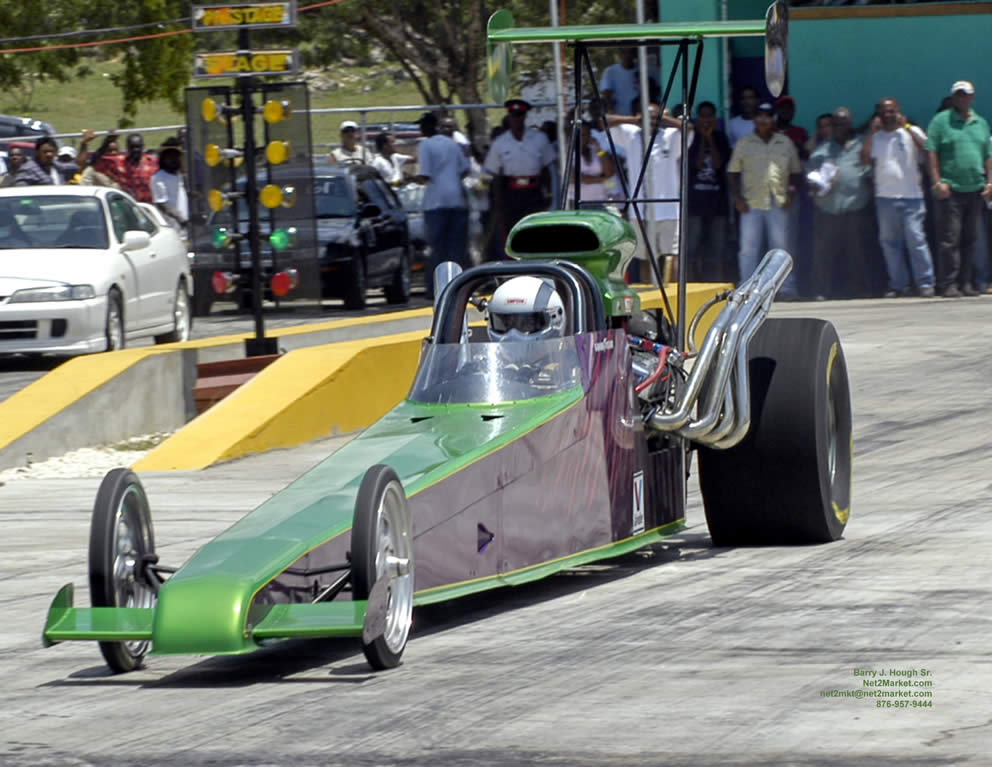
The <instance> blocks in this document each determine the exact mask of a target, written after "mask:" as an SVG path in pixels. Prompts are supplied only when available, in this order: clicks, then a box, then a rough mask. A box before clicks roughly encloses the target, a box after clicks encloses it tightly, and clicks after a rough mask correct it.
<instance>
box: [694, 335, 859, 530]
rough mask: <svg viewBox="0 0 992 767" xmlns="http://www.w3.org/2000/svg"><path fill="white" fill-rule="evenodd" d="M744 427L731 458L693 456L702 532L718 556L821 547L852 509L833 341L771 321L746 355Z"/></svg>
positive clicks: (847, 410)
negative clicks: (776, 546)
mask: <svg viewBox="0 0 992 767" xmlns="http://www.w3.org/2000/svg"><path fill="white" fill-rule="evenodd" d="M748 356H749V358H750V361H749V363H748V371H749V373H748V375H749V379H750V385H751V427H750V429H749V430H748V433H747V436H746V437H745V438H744V439H743V440H742V441H741V442H740V443H738V444H737V445H736V446H734V447H732V448H730V449H729V450H715V449H712V448H704V447H700V449H699V485H700V490H701V491H702V495H703V504H704V506H705V510H706V523H707V525H708V526H709V529H710V536H711V537H712V539H713V543H714V544H715V545H717V546H735V545H742V544H745V545H747V544H773V543H825V542H828V541H834V540H837V539H838V538H840V536H841V535H842V534H843V532H844V527H845V526H846V525H847V520H848V517H849V515H850V509H851V468H852V462H853V461H852V452H853V447H852V416H851V395H850V387H849V383H848V378H847V364H846V362H845V360H844V351H843V349H842V348H841V345H840V339H839V338H838V337H837V331H836V330H834V327H833V325H831V324H830V323H829V322H825V321H823V320H817V319H793V318H773V319H769V320H766V321H765V323H764V324H763V325H762V326H761V327H760V328H759V329H758V332H757V333H756V334H755V336H754V339H753V340H752V341H751V345H750V348H749V350H748Z"/></svg>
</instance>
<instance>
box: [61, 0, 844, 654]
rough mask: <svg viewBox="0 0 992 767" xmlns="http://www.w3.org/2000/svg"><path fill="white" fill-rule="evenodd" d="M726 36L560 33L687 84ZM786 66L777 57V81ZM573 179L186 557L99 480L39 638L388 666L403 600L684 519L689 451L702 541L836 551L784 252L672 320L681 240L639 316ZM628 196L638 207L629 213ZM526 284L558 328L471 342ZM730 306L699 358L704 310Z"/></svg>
mask: <svg viewBox="0 0 992 767" xmlns="http://www.w3.org/2000/svg"><path fill="white" fill-rule="evenodd" d="M773 11H774V13H773ZM784 13H785V11H784V6H783V4H782V3H776V4H775V5H774V6H773V8H772V10H770V11H769V19H770V20H771V21H772V22H773V24H771V25H770V27H769V28H770V29H772V30H773V31H775V33H776V35H777V38H776V39H779V40H782V39H784V32H785V30H784V23H783V21H782V18H781V16H782V14H784ZM721 29H723V27H720V26H719V23H711V24H710V25H708V26H706V28H705V29H704V30H702V31H700V30H698V29H696V30H693V29H690V27H688V26H686V25H682V26H679V28H678V30H677V31H676V32H672V30H671V29H669V28H667V27H665V26H663V25H617V26H614V27H609V28H605V27H596V28H583V27H562V28H556V29H555V30H554V31H553V34H552V33H549V34H550V35H551V37H552V39H561V40H566V41H568V42H570V44H573V45H574V46H575V47H576V63H577V66H576V71H577V72H581V70H582V67H581V65H582V64H583V63H587V62H584V61H583V59H582V57H584V56H585V50H584V48H583V43H582V40H583V38H584V36H593V37H596V39H598V40H602V39H609V40H612V41H616V42H617V43H618V44H636V45H644V44H647V43H648V42H651V39H652V38H654V37H672V36H674V37H676V38H677V42H678V44H679V46H680V53H679V60H680V61H681V63H682V66H683V71H684V72H685V67H686V66H687V62H688V58H689V57H688V46H689V45H700V46H701V45H702V39H703V37H704V36H706V35H708V34H729V33H731V32H733V33H742V32H741V30H744V32H743V33H747V34H752V33H755V31H756V30H757V32H759V33H760V31H761V30H762V29H763V27H762V26H761V25H760V24H755V23H748V22H735V23H734V25H733V26H732V29H731V32H720V31H719V30H721ZM590 30H595V31H594V32H591V31H590ZM604 30H605V31H604ZM713 30H717V31H713ZM543 32H544V31H542V30H533V29H523V30H515V29H514V28H513V26H512V17H509V16H508V14H506V13H505V12H498V13H497V14H495V15H494V16H493V19H492V20H491V21H490V31H489V37H490V42H492V41H494V40H496V41H497V42H499V44H500V45H502V44H503V43H505V42H506V41H513V40H515V39H521V40H527V41H535V40H541V41H545V40H546V39H547V37H548V36H547V35H544V34H543ZM605 34H608V37H607V38H604V37H603V35H605ZM495 53H496V54H497V55H498V56H499V57H501V58H500V62H501V66H502V67H503V68H502V69H499V68H498V67H496V68H494V67H492V66H491V67H490V71H491V73H492V72H493V71H497V70H498V71H499V72H502V73H503V74H505V73H506V69H505V66H506V65H507V63H508V62H507V59H506V57H505V51H504V50H497V51H495ZM780 54H781V51H779V52H777V53H776V54H775V55H773V56H771V57H770V58H769V60H770V61H772V62H773V63H774V64H775V65H776V66H777V67H778V69H777V70H776V71H777V72H778V73H779V74H781V73H782V72H783V71H784V70H783V67H784V59H783V57H782V56H781V55H780ZM699 61H700V56H698V55H697V56H696V57H695V68H694V71H693V74H692V78H691V90H690V85H689V78H688V77H687V76H686V75H685V74H684V76H683V88H682V92H683V103H685V104H688V105H689V108H688V109H686V110H683V114H687V113H690V112H691V103H692V98H691V93H692V92H694V90H695V82H696V78H697V76H698V68H699ZM491 63H492V62H491ZM673 76H674V74H673ZM671 82H672V81H671V79H670V80H669V89H670V88H671ZM578 85H579V88H578V90H579V94H578V95H579V96H580V97H581V79H578ZM593 87H594V88H595V82H594V83H593ZM665 100H667V93H666V94H665V97H664V98H663V101H665ZM581 102H582V99H581V98H577V99H576V104H577V106H576V111H577V116H578V109H579V108H580V107H581ZM683 119H685V118H683ZM580 122H581V121H580V120H578V119H576V120H575V126H576V127H575V130H574V131H573V133H572V137H571V147H572V148H571V149H570V154H572V153H573V152H575V153H576V156H577V152H578V151H579V149H578V143H577V141H578V129H579V128H578V126H579V125H580ZM683 127H685V126H683ZM687 132H688V131H687V130H685V129H684V130H683V131H682V136H683V142H684V141H685V136H686V133H687ZM651 140H652V141H653V140H654V138H653V137H652V139H651ZM645 143H648V151H650V142H645ZM683 149H684V147H683ZM684 155H685V153H684V152H683V156H684ZM576 167H577V165H576ZM565 177H566V178H570V177H571V176H570V174H568V173H566V174H565ZM684 189H685V184H683V195H682V205H681V211H682V215H683V216H684V211H685V200H684V197H685V195H684ZM575 191H576V194H575V199H576V202H575V206H576V208H577V209H573V210H557V211H549V212H545V213H536V214H532V215H530V216H527V217H526V218H524V219H523V220H521V221H520V222H519V223H518V224H517V225H516V226H515V227H514V228H513V230H512V231H511V232H510V234H509V237H508V239H507V253H508V255H509V256H510V257H511V260H510V261H506V262H499V263H487V264H483V265H480V266H476V267H473V268H470V269H467V270H465V271H460V270H458V269H456V268H451V269H447V268H445V269H438V270H437V272H436V273H435V279H436V280H437V283H436V289H435V296H436V300H435V306H434V317H433V322H432V326H431V330H430V335H429V336H428V337H427V338H426V339H425V340H424V342H423V346H422V349H421V354H420V361H419V364H418V368H417V371H416V375H415V377H414V380H413V382H412V384H411V387H410V391H409V394H408V396H407V397H406V399H404V400H403V401H402V402H400V403H399V404H398V405H397V406H396V407H395V408H394V409H393V410H392V411H391V412H389V413H388V414H386V415H385V416H384V417H383V418H382V419H380V420H379V421H378V422H377V423H375V424H373V425H372V426H370V427H369V428H368V429H366V430H365V431H364V432H362V433H361V434H360V435H358V436H356V437H355V438H354V439H352V440H351V441H350V442H348V443H347V444H346V445H345V446H343V447H342V448H340V449H339V450H338V451H337V452H335V453H334V454H333V455H331V456H329V457H328V458H326V459H325V460H324V461H323V462H321V463H320V464H318V465H317V466H315V467H314V468H313V469H311V470H310V471H309V472H307V473H305V474H304V475H303V476H301V477H299V478H298V479H296V480H295V481H293V482H292V483H291V484H289V485H288V486H287V487H286V488H284V489H283V490H281V491H280V492H278V493H276V494H275V495H274V496H272V497H271V498H269V499H268V500H266V501H265V502H264V503H262V504H261V505H260V506H259V507H258V508H256V509H255V510H254V511H252V512H250V513H249V514H247V515H246V516H245V517H244V518H242V519H241V520H240V521H239V522H237V523H236V524H234V525H233V526H232V527H231V528H229V529H228V530H226V531H225V532H223V533H221V534H220V535H218V536H217V537H216V538H214V539H213V540H211V541H209V542H208V543H206V544H205V545H204V546H203V547H202V548H201V549H200V550H199V551H197V552H196V553H195V554H194V555H193V556H192V557H191V558H190V559H189V560H188V561H187V562H186V563H185V564H184V565H182V566H181V567H179V568H172V567H166V566H165V565H162V564H160V563H159V561H158V556H157V554H156V552H155V542H154V535H153V531H152V521H151V513H150V510H149V503H148V499H147V497H146V495H145V492H144V489H143V488H142V485H141V482H140V480H139V479H138V477H136V476H135V475H134V474H133V473H132V472H130V471H128V470H125V469H117V470H114V471H112V472H110V473H109V474H108V475H107V476H106V477H105V478H104V480H103V483H102V484H101V486H100V489H99V492H98V493H97V498H96V503H95V506H94V510H93V517H92V522H91V534H90V549H89V585H90V598H91V602H92V606H91V607H75V606H74V605H73V587H72V585H71V584H69V585H67V586H64V587H63V588H62V589H61V590H60V591H59V592H58V594H57V595H56V596H55V599H54V601H53V602H52V605H51V607H50V609H49V612H48V616H47V620H46V623H45V627H44V630H43V641H44V643H45V644H46V645H51V644H55V643H57V642H62V641H66V640H96V641H98V642H99V643H100V649H101V651H102V653H103V656H104V658H105V659H106V661H107V663H108V665H109V666H110V667H111V669H113V670H114V671H116V672H124V671H129V670H132V669H134V668H137V667H138V666H139V665H140V664H141V663H142V661H143V658H144V656H145V655H146V654H147V653H148V652H152V653H153V654H170V653H171V654H239V653H247V652H251V651H253V650H255V649H256V648H258V647H260V646H261V645H262V644H263V643H267V642H269V641H273V640H279V639H286V638H292V637H311V638H316V637H342V636H343V637H356V638H359V639H360V641H361V645H362V648H363V651H364V653H365V656H366V658H367V660H368V661H369V663H370V664H371V665H372V666H373V667H374V668H376V669H385V668H390V667H393V666H396V665H397V664H398V663H399V662H400V660H401V657H402V655H403V652H404V649H405V647H406V644H407V640H408V637H409V633H410V629H411V625H412V621H413V609H414V607H415V606H417V605H425V604H429V603H432V602H438V601H442V600H450V599H454V598H456V597H460V596H463V595H467V594H471V593H475V592H480V591H484V590H486V589H492V588H496V587H500V586H513V585H517V584H521V583H526V582H528V581H533V580H536V579H539V578H543V577H546V576H548V575H551V574H554V573H557V572H560V571H562V570H564V569H567V568H571V567H575V566H578V565H582V564H586V563H590V562H594V561H598V560H604V559H609V558H611V557H617V556H619V555H622V554H625V553H627V552H630V551H633V550H635V549H638V548H641V547H644V546H648V545H650V544H653V543H655V542H657V541H660V540H662V539H664V538H665V537H666V536H670V535H672V534H674V533H676V532H677V531H679V530H680V529H682V527H683V526H684V524H685V511H686V493H687V477H688V466H689V460H690V457H691V453H692V452H695V453H696V454H697V462H698V469H699V484H700V489H701V493H702V499H703V504H704V508H705V516H706V522H707V525H708V528H709V531H710V534H711V537H712V539H713V543H714V544H715V545H717V546H732V545H742V544H743V545H754V544H769V543H819V542H829V541H834V540H837V539H838V538H839V537H840V536H841V535H842V533H843V531H844V528H845V526H846V524H847V522H848V517H849V514H850V493H851V471H852V442H851V437H852V413H851V403H850V392H849V385H848V377H847V367H846V364H845V360H844V353H843V350H842V348H841V343H840V340H839V338H838V336H837V333H836V331H835V330H834V328H833V326H832V325H830V323H828V322H826V321H823V320H818V319H800V318H774V317H772V318H767V315H768V313H769V311H770V309H771V305H772V302H773V300H774V297H775V294H776V293H777V291H778V290H779V288H780V287H781V286H782V284H783V282H784V281H785V279H786V277H787V276H788V274H789V271H790V270H791V267H792V259H791V256H790V255H789V254H788V253H786V252H785V251H783V250H772V251H769V252H768V253H767V254H766V255H765V257H764V258H763V259H762V261H761V263H760V264H759V266H758V268H757V269H756V270H755V272H754V273H753V274H752V275H750V276H749V277H748V278H747V279H745V280H743V281H742V282H741V284H739V285H738V286H737V288H736V289H734V290H727V291H722V292H719V293H716V295H715V296H714V297H713V298H712V299H711V300H710V301H708V302H706V303H705V304H704V305H703V306H702V307H700V309H699V310H698V311H697V312H696V315H695V317H694V318H693V319H692V321H691V322H689V323H686V322H685V319H686V317H685V312H686V308H685V307H686V283H685V281H684V275H685V273H686V269H685V265H686V261H685V256H686V254H685V251H684V249H683V250H681V251H680V254H679V258H680V267H679V270H678V273H679V275H681V277H680V282H679V284H678V286H677V287H678V299H679V301H678V315H679V316H678V319H677V320H675V319H674V317H672V314H673V313H672V312H671V311H669V312H668V314H669V318H668V320H667V321H664V320H665V318H662V317H661V316H660V315H658V316H654V317H653V318H652V317H651V316H650V315H647V316H645V314H644V313H642V312H641V311H640V305H639V296H638V294H637V293H636V292H634V291H633V290H631V289H630V288H629V287H628V286H627V285H626V284H625V283H624V274H625V273H626V269H627V266H628V264H629V263H630V261H631V259H632V257H633V255H634V251H635V247H636V244H637V238H636V237H635V234H634V230H633V227H632V226H631V223H630V221H628V220H627V219H626V218H624V217H623V216H621V215H617V214H616V213H615V212H611V211H607V210H593V209H583V208H582V207H581V200H580V193H579V188H578V183H577V182H576V190H575ZM625 191H626V190H625ZM636 193H637V189H635V190H634V193H633V195H631V196H630V197H629V198H628V200H627V202H628V203H631V202H633V203H634V212H635V217H636V219H637V223H638V224H641V221H640V216H639V214H638V212H637V211H638V209H637V206H636V200H635V199H634V198H636ZM649 201H650V200H649ZM562 207H563V206H562ZM649 255H650V251H649ZM653 265H654V267H655V269H656V271H657V264H656V263H653ZM439 275H440V277H439ZM524 276H529V277H532V278H537V279H538V280H539V281H544V282H545V283H546V285H547V286H549V291H548V292H551V291H552V290H553V292H554V293H555V294H556V295H557V296H558V300H559V301H560V303H561V310H562V317H561V320H562V322H561V327H560V332H558V333H557V334H556V335H553V336H549V337H543V338H539V339H538V338H526V339H524V340H507V339H509V338H510V337H511V336H510V334H509V333H507V334H506V338H505V339H498V338H497V339H493V338H492V337H491V336H490V335H489V333H488V331H487V328H482V329H481V331H482V332H481V333H480V332H479V331H480V329H479V328H477V327H475V326H474V325H473V323H471V322H470V321H469V316H470V309H469V308H470V307H472V306H474V307H475V308H476V309H481V310H482V311H486V310H487V303H486V298H485V295H486V294H487V293H488V291H489V290H490V289H491V286H492V284H493V282H495V283H496V284H497V286H502V285H504V284H506V283H507V282H508V281H510V280H514V279H517V278H519V277H524ZM498 290H499V287H497V291H498ZM493 295H494V296H495V294H493ZM662 296H663V297H664V296H665V293H662ZM493 300H495V299H493ZM666 300H667V299H666ZM720 304H722V307H720V308H719V313H718V315H717V316H716V318H715V320H714V321H713V322H712V324H710V326H709V328H708V329H707V330H706V333H705V338H704V340H703V342H702V344H701V345H700V346H699V348H698V349H697V348H696V347H695V346H694V344H693V338H694V337H695V332H694V331H695V329H696V327H697V325H698V323H699V322H700V320H701V318H702V317H703V316H704V315H705V314H706V313H707V312H708V311H709V310H710V309H712V310H713V311H716V309H717V307H718V306H719V305H720ZM488 308H489V309H490V318H491V317H492V312H491V309H492V307H488ZM673 320H674V321H673Z"/></svg>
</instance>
